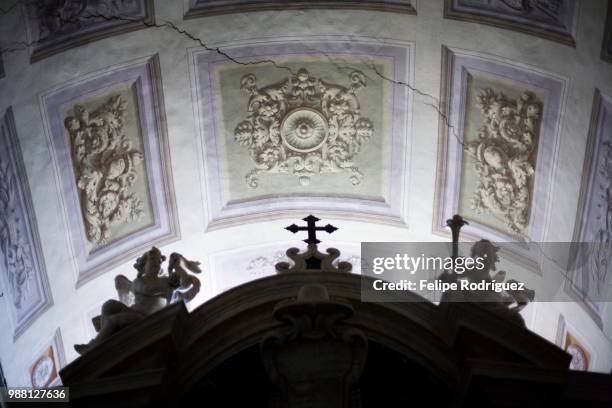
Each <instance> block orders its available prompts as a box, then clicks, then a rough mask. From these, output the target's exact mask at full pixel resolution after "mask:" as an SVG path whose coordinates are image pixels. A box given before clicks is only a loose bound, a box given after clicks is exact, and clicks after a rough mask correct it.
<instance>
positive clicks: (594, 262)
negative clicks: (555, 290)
mask: <svg viewBox="0 0 612 408" xmlns="http://www.w3.org/2000/svg"><path fill="white" fill-rule="evenodd" d="M594 99H595V100H594V103H593V116H592V122H591V128H590V130H589V140H588V143H587V149H586V153H585V160H584V168H583V172H582V175H583V178H582V187H581V192H580V203H579V206H578V214H577V219H576V224H575V229H574V242H586V243H589V244H588V245H583V246H582V247H581V248H580V251H579V252H578V255H577V256H578V259H579V262H578V263H577V264H578V265H581V266H580V267H578V268H575V270H573V272H572V275H571V281H570V282H568V285H567V289H568V291H569V292H570V293H571V294H573V295H574V296H575V297H576V298H578V299H580V300H583V301H584V304H585V306H586V307H587V310H588V311H589V312H591V314H592V316H593V318H594V319H595V320H596V321H597V322H598V323H599V324H601V316H602V315H603V308H604V306H605V305H606V302H609V301H610V296H612V290H611V288H610V286H611V285H612V97H610V96H606V95H602V94H601V93H600V92H599V91H598V90H597V91H596V92H595V98H594ZM572 269H573V268H572Z"/></svg>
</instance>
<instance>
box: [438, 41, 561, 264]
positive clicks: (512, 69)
mask: <svg viewBox="0 0 612 408" xmlns="http://www.w3.org/2000/svg"><path fill="white" fill-rule="evenodd" d="M565 84H566V80H565V79H563V78H560V77H557V76H554V75H552V74H546V73H542V72H540V71H536V70H534V69H531V68H529V67H523V66H516V65H514V64H512V63H510V62H508V61H504V60H501V59H499V58H494V57H491V56H483V55H478V54H475V53H468V52H463V51H459V50H450V49H448V48H444V73H443V85H444V86H443V90H442V98H441V99H442V101H443V102H444V103H443V110H444V112H443V113H444V117H447V118H448V122H446V121H445V120H443V119H441V122H440V129H441V133H440V136H441V138H442V140H441V143H440V145H441V149H440V155H439V158H438V184H437V188H436V206H437V213H436V217H435V220H434V231H435V232H439V233H444V234H447V233H448V231H447V229H446V228H445V226H446V223H445V221H446V219H448V218H451V217H452V215H453V214H457V213H459V214H461V215H462V216H463V217H464V218H466V219H468V220H469V221H470V224H469V225H466V226H465V227H464V229H463V230H462V232H465V236H466V237H472V238H486V239H489V240H491V241H496V242H505V241H508V242H512V241H516V240H522V239H526V240H531V241H536V242H538V241H542V238H543V234H544V224H545V220H546V216H547V207H548V206H549V205H550V203H549V202H548V196H549V188H550V177H551V172H552V162H553V154H554V152H555V148H554V146H555V143H556V138H557V136H556V135H557V133H558V126H559V117H560V115H561V107H562V102H563V101H562V98H563V95H564V92H565V86H566V85H565ZM519 252H520V251H519ZM522 255H523V256H528V254H526V253H523V254H522ZM532 255H533V254H532Z"/></svg>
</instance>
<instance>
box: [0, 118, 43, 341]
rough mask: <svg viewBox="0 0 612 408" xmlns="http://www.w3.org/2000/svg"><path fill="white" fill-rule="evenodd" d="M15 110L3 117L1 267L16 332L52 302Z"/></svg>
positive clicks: (0, 140) (0, 150)
mask: <svg viewBox="0 0 612 408" xmlns="http://www.w3.org/2000/svg"><path fill="white" fill-rule="evenodd" d="M25 177H26V174H25V170H24V169H23V163H22V158H21V149H20V147H19V145H18V140H17V135H16V132H15V127H14V123H13V117H12V111H10V110H9V111H8V112H7V113H6V114H5V115H4V116H3V117H0V259H1V261H0V271H1V272H2V274H3V275H4V276H3V278H4V279H3V280H4V283H5V285H4V287H5V290H6V291H7V292H8V293H7V295H8V296H7V298H9V299H10V300H9V301H10V310H11V312H12V315H13V318H14V323H15V325H16V327H15V333H16V335H18V334H19V333H21V332H22V330H23V329H24V328H25V327H26V326H27V324H29V323H30V322H32V321H33V320H34V318H35V317H36V316H37V315H39V314H40V313H42V311H44V310H45V309H46V308H47V307H48V306H50V305H51V303H52V300H51V295H50V293H49V289H48V286H47V276H46V271H45V269H44V263H43V260H42V259H41V257H42V252H41V250H40V243H39V241H38V240H39V237H38V232H37V228H36V225H35V217H34V214H33V209H32V207H31V198H30V191H29V186H28V183H27V179H25Z"/></svg>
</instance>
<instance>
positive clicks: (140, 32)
mask: <svg viewBox="0 0 612 408" xmlns="http://www.w3.org/2000/svg"><path fill="white" fill-rule="evenodd" d="M5 3H7V4H5ZM1 4H2V7H3V10H6V11H5V12H3V13H2V14H0V21H1V24H0V38H2V40H0V47H1V50H2V53H1V54H0V55H1V57H2V58H1V59H0V112H3V114H2V115H1V117H2V120H1V128H0V130H1V131H0V137H1V139H2V143H0V245H1V246H0V253H1V255H0V260H2V262H3V263H2V264H0V273H1V276H2V278H1V280H0V281H1V282H2V288H3V291H4V294H5V296H4V297H3V302H2V303H1V304H0V310H1V313H0V314H1V315H2V316H0V322H2V324H3V327H7V328H9V327H10V328H11V334H12V335H11V336H5V338H3V339H2V340H1V341H0V361H1V362H2V365H3V366H5V367H8V368H6V369H5V371H6V372H7V377H8V378H9V380H10V381H11V382H13V383H15V384H17V383H23V384H26V383H32V382H33V381H34V378H35V374H36V373H38V374H36V375H38V376H39V377H40V378H42V379H40V378H39V377H36V378H37V380H36V381H38V383H41V381H42V383H45V382H46V381H47V380H49V381H48V382H52V381H55V380H54V379H53V378H51V379H48V378H46V377H45V376H44V375H43V374H40V372H41V371H40V370H42V368H40V367H39V366H40V364H42V363H41V361H46V363H45V364H46V366H45V367H46V369H47V371H48V372H51V371H49V370H50V369H49V364H52V365H53V366H54V367H55V368H59V367H60V366H61V365H63V364H65V362H66V361H67V360H70V359H72V358H74V357H75V354H74V353H73V352H72V350H71V348H72V347H71V345H72V344H74V343H80V342H83V340H85V339H86V338H87V337H91V336H93V334H94V332H93V328H91V325H90V322H89V319H90V318H91V317H93V316H95V315H96V314H97V311H98V310H99V306H100V304H101V303H102V302H103V301H104V300H106V299H107V298H109V297H112V296H114V290H113V287H112V277H113V276H114V275H115V274H116V273H119V272H122V273H129V271H130V270H131V263H132V262H133V260H134V259H135V258H136V257H137V256H138V255H139V254H140V253H141V252H143V251H144V250H145V249H147V248H149V247H150V246H152V245H157V246H159V247H160V248H162V250H163V251H164V252H170V251H180V252H183V253H185V254H186V255H189V256H190V257H191V258H200V259H201V260H202V261H204V262H205V265H206V266H205V278H204V281H205V285H204V286H205V289H204V290H203V292H202V293H201V295H200V296H199V298H198V299H197V302H199V303H201V302H203V301H205V300H206V299H208V298H210V297H212V296H214V295H216V294H218V293H220V292H222V291H224V290H226V289H228V288H230V287H232V286H235V285H238V284H241V283H244V282H246V281H249V280H252V279H256V278H257V277H260V276H264V275H267V274H270V273H273V272H274V264H275V263H276V262H278V261H279V260H282V259H284V249H286V248H287V247H289V246H292V245H295V242H299V240H300V239H301V238H297V237H294V236H291V235H290V234H289V233H288V232H287V231H285V230H284V229H283V227H284V226H286V225H288V223H291V222H293V221H294V220H296V219H300V218H303V217H304V216H305V215H307V214H308V213H314V214H316V215H317V216H319V217H320V218H325V220H326V221H327V220H330V222H333V223H334V224H335V225H337V226H338V227H340V230H339V231H337V232H335V233H334V234H333V235H330V236H329V237H325V238H324V243H325V244H329V245H333V246H336V247H339V248H340V249H341V250H342V251H343V253H344V259H350V260H351V262H352V263H353V264H354V266H355V268H354V269H355V270H356V271H357V272H358V271H359V270H360V268H359V265H360V262H361V259H360V251H359V245H360V243H361V242H362V241H411V240H412V241H440V240H448V239H450V238H449V231H448V228H447V227H446V220H447V219H448V218H450V217H451V216H452V215H453V214H456V213H460V214H462V215H463V216H464V217H465V218H466V219H467V220H468V221H469V225H468V226H466V227H465V228H464V230H463V233H464V235H463V239H464V240H468V241H470V240H475V239H479V238H487V239H490V240H493V241H497V242H509V243H510V244H509V245H508V253H509V254H510V256H509V258H508V259H509V261H508V262H510V263H509V265H510V266H509V267H511V268H515V269H516V273H517V274H518V275H520V276H521V278H522V279H524V280H526V281H529V282H530V284H531V285H532V286H533V287H536V293H541V294H543V295H542V298H541V300H546V301H556V302H560V303H558V304H555V306H547V304H545V303H541V304H534V305H533V308H532V309H531V311H530V312H527V313H528V316H527V319H526V320H527V321H528V325H529V327H530V328H531V329H532V330H534V331H536V332H538V333H539V334H541V335H542V336H544V337H546V338H548V339H549V340H551V341H556V342H557V343H558V344H559V345H560V346H562V347H569V345H571V344H569V343H571V342H575V343H577V344H579V345H580V347H582V348H583V350H584V352H585V353H587V354H588V356H589V359H590V365H589V366H588V367H587V368H589V369H592V370H599V371H605V370H607V371H609V369H610V363H609V362H610V360H611V356H612V344H611V342H610V339H609V334H610V332H611V329H610V327H609V326H610V324H609V322H610V321H612V320H611V319H612V311H611V310H610V308H609V307H608V308H607V309H606V303H605V301H607V300H609V296H610V295H612V292H611V291H610V290H609V285H610V281H611V279H612V278H611V276H612V275H610V274H607V273H606V271H604V272H602V273H600V274H593V273H590V272H589V271H588V270H580V271H575V273H574V274H572V275H571V276H569V277H567V278H565V277H563V278H561V279H557V276H561V275H555V276H554V277H553V278H551V279H548V278H547V271H548V270H551V268H552V269H555V268H564V267H565V264H564V265H561V264H562V263H563V262H557V263H554V262H552V263H551V262H549V261H550V259H548V258H547V255H546V254H544V255H543V253H544V251H542V250H541V248H540V247H539V246H537V245H535V246H533V245H532V246H530V247H529V248H527V249H526V245H525V243H526V242H535V243H538V242H548V241H567V242H569V241H576V242H578V241H598V242H608V243H609V242H610V239H611V237H612V235H611V234H612V225H611V221H610V220H611V219H612V216H611V215H610V214H611V211H612V210H611V208H612V207H611V206H612V201H611V191H612V190H611V188H612V186H611V180H612V148H611V145H612V119H611V118H612V116H611V115H612V112H611V110H612V64H611V63H610V61H611V58H612V57H611V56H612V34H611V33H612V29H611V20H612V17H610V13H611V11H610V10H612V6H608V5H607V3H606V2H605V1H593V2H577V1H571V0H557V1H552V0H551V1H544V0H534V1H522V2H520V1H508V0H494V1H489V2H482V1H476V0H446V1H444V2H442V1H439V2H430V1H420V2H418V3H417V2H416V1H414V0H405V1H403V0H402V1H400V0H396V1H364V2H352V1H316V2H315V1H308V2H305V1H296V2H280V1H248V2H246V1H238V0H226V1H203V0H184V1H182V2H181V1H178V0H175V1H172V2H165V1H164V2H157V3H155V2H153V1H151V0H122V1H105V0H100V1H93V2H91V1H88V2H85V1H67V2H65V1H33V0H27V1H23V2H19V1H18V2H17V3H15V4H13V3H10V2H8V1H6V2H2V3H1ZM606 13H607V18H606ZM292 240H293V241H292ZM606 240H608V241H606ZM298 246H299V245H298ZM533 248H538V249H536V250H534V249H533ZM605 250H606V249H605V248H604V251H605ZM607 250H608V251H609V250H610V248H609V247H607ZM604 253H605V252H604ZM608 254H609V252H608ZM544 258H547V259H544ZM555 259H557V258H555ZM553 263H554V264H553ZM544 265H547V266H544ZM555 270H556V269H555ZM551 282H552V283H551ZM601 287H604V288H605V289H604V292H603V293H602V292H601V290H600V288H601ZM538 291H539V292H538ZM583 297H586V298H587V299H588V300H587V301H586V302H582V303H581V304H577V303H573V302H574V301H576V299H580V298H583ZM606 322H607V323H608V324H605V323H606ZM568 336H569V337H568ZM607 336H608V337H607ZM568 339H569V340H568ZM568 342H569V343H568ZM572 344H573V343H572ZM21 349H28V350H36V353H37V355H36V358H34V357H31V356H23V355H18V354H16V353H15V350H21ZM45 356H47V359H46V360H45V358H44V357H45ZM37 364H38V365H37ZM37 367H38V368H37ZM37 370H38V371H37ZM47 371H45V372H47ZM33 373H34V374H33Z"/></svg>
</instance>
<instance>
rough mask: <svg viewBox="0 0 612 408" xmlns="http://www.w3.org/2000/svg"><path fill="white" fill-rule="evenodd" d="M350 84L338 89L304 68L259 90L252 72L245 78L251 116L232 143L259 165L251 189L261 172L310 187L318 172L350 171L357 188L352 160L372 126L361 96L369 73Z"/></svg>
mask: <svg viewBox="0 0 612 408" xmlns="http://www.w3.org/2000/svg"><path fill="white" fill-rule="evenodd" d="M349 80H350V84H349V85H348V86H346V87H345V86H342V85H337V84H334V83H331V82H326V81H324V80H322V79H320V78H315V77H313V76H311V75H310V73H309V72H308V71H307V70H306V69H304V68H301V69H300V70H299V71H298V72H297V73H296V75H293V76H292V77H290V78H286V79H284V80H283V81H281V82H278V83H275V84H271V85H268V86H265V87H261V88H260V87H258V86H257V83H256V77H255V75H254V74H246V75H244V76H243V77H242V79H241V81H240V89H241V90H242V91H244V92H245V93H247V94H248V95H250V98H249V101H248V116H247V119H246V120H243V121H241V122H240V123H238V125H237V126H236V128H235V130H234V139H235V141H236V142H238V143H239V144H240V145H242V146H244V147H246V148H248V149H249V153H250V156H251V159H252V160H253V162H254V163H255V168H254V169H253V170H252V171H251V172H250V173H248V174H247V175H246V182H247V185H248V186H249V187H250V188H257V186H258V184H259V174H260V173H262V172H265V173H290V174H292V175H294V176H297V177H298V180H299V183H300V184H301V185H308V184H309V182H310V178H311V177H312V176H313V175H315V174H323V173H338V172H344V171H347V172H350V180H351V183H352V184H353V185H358V184H360V183H361V181H362V179H363V174H362V173H361V172H360V171H359V169H358V168H357V167H356V166H355V164H354V158H355V156H356V155H357V154H358V153H359V152H360V151H361V150H362V148H363V146H364V145H365V143H366V142H367V141H368V140H369V139H370V138H371V137H372V136H373V134H374V126H373V124H372V121H371V120H370V119H368V118H365V117H362V116H361V113H360V105H359V100H358V98H357V93H358V92H359V91H360V90H361V89H363V88H364V87H365V86H366V77H365V75H364V74H363V73H361V72H359V71H353V72H351V73H350V74H349Z"/></svg>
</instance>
